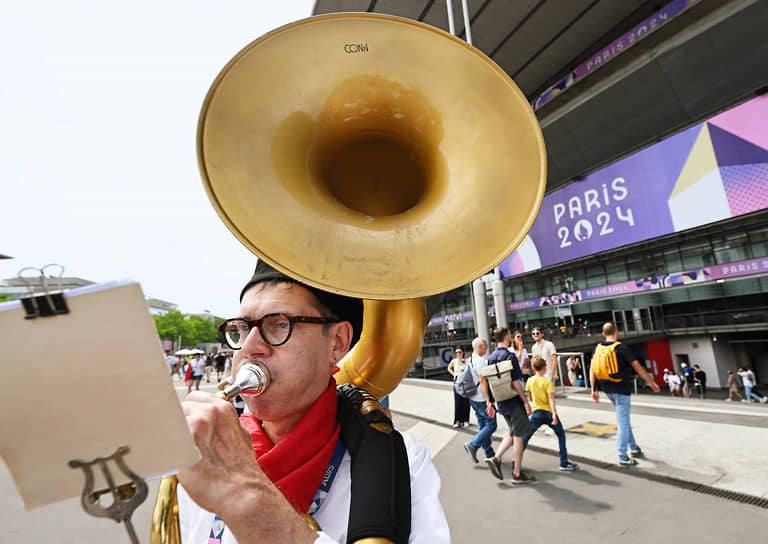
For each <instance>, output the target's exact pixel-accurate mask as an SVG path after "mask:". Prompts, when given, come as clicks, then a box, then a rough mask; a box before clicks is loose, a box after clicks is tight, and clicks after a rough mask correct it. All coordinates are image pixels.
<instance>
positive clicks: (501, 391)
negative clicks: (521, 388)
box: [480, 359, 517, 402]
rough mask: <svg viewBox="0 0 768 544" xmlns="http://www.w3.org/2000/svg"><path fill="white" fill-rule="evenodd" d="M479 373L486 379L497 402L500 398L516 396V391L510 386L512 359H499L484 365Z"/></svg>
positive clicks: (506, 398)
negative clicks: (496, 361)
mask: <svg viewBox="0 0 768 544" xmlns="http://www.w3.org/2000/svg"><path fill="white" fill-rule="evenodd" d="M480 373H481V374H482V375H483V376H484V377H485V379H486V380H487V381H488V385H489V386H490V388H491V393H493V398H494V399H495V400H496V401H497V402H498V401H501V400H509V399H513V398H515V397H516V396H517V391H516V390H515V388H514V387H512V383H513V381H514V380H512V361H511V360H509V359H508V360H506V361H499V362H498V363H492V364H489V365H487V366H484V367H483V368H482V369H481V370H480Z"/></svg>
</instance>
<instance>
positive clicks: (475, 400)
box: [464, 336, 496, 463]
mask: <svg viewBox="0 0 768 544" xmlns="http://www.w3.org/2000/svg"><path fill="white" fill-rule="evenodd" d="M487 354H488V342H487V341H486V340H485V338H480V337H479V336H478V337H477V338H475V339H474V340H472V357H471V358H470V359H469V363H468V364H469V365H470V370H471V372H472V374H473V375H474V377H475V380H476V383H478V384H479V383H480V382H479V378H480V376H479V374H480V371H481V370H482V369H483V367H484V366H486V365H487V364H488V361H487V360H486V357H487ZM469 405H470V406H471V407H472V409H473V410H474V411H475V416H476V417H477V427H478V428H477V434H475V436H473V437H472V440H470V441H469V442H466V443H465V444H464V450H465V451H466V452H467V454H468V455H469V458H470V459H472V462H474V463H479V461H478V459H477V450H479V449H480V448H483V450H484V451H485V457H486V458H487V457H493V456H494V455H495V452H494V451H493V445H492V442H491V439H492V437H493V433H494V432H496V415H495V414H494V415H493V416H491V415H489V414H488V412H487V407H488V406H490V401H488V400H487V398H486V396H485V394H484V393H483V390H482V389H481V388H480V387H478V388H477V391H475V394H474V395H472V396H471V397H469Z"/></svg>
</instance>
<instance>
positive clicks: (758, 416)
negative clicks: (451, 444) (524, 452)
mask: <svg viewBox="0 0 768 544" xmlns="http://www.w3.org/2000/svg"><path fill="white" fill-rule="evenodd" d="M451 386H452V384H451V383H450V382H442V381H437V380H421V379H406V380H404V381H403V382H402V383H401V384H400V386H398V388H397V389H396V390H395V391H394V392H393V393H392V396H391V408H392V410H393V411H395V412H400V413H403V414H407V415H410V416H413V417H416V418H419V419H421V420H422V421H425V422H431V423H439V424H441V425H439V426H438V427H439V428H440V429H441V430H442V429H444V428H446V427H447V428H450V425H449V424H450V423H452V421H453V396H452V393H451ZM557 402H558V412H559V415H560V417H561V419H562V421H563V425H564V427H565V428H566V429H572V428H574V427H578V426H581V425H583V424H585V423H597V424H605V425H615V423H616V417H615V412H614V410H613V406H612V405H611V403H610V402H609V401H608V400H607V399H606V398H605V397H602V398H601V399H600V403H598V404H596V403H594V401H592V398H591V396H589V395H588V394H587V393H586V392H585V391H584V390H583V389H576V388H566V393H565V395H562V394H558V396H557ZM470 417H471V421H472V423H474V424H476V421H475V417H474V414H471V416H470ZM498 424H499V425H498V429H497V431H496V433H495V435H494V436H495V437H497V438H499V439H500V438H501V437H502V436H503V434H504V432H505V431H506V427H505V425H504V422H503V420H502V419H501V418H498ZM433 427H435V426H434V425H433ZM470 429H471V430H473V431H474V430H476V429H477V427H471V428H470ZM632 429H633V432H634V435H635V438H636V440H637V441H638V444H639V445H640V446H641V447H642V449H643V451H644V453H645V456H644V458H643V459H640V460H639V464H638V465H637V467H634V468H632V469H629V470H637V471H644V472H647V473H649V474H651V475H654V476H660V477H669V478H674V479H677V480H682V481H684V482H690V483H694V484H703V485H706V486H711V487H714V488H718V489H722V490H727V491H733V492H738V493H745V494H747V495H752V496H755V497H760V498H768V470H766V469H767V468H768V464H767V463H766V445H768V404H744V403H726V402H723V400H721V399H717V400H701V399H685V398H677V397H676V398H670V397H669V396H666V397H665V396H664V393H659V394H650V393H649V394H641V395H638V396H634V397H633V399H632ZM432 432H433V433H434V434H436V435H437V434H440V435H441V438H440V439H439V442H444V441H445V440H446V437H445V436H442V432H438V431H436V430H433V431H432ZM412 434H413V433H412ZM468 436H469V435H468ZM418 438H419V439H420V440H422V441H423V442H425V444H426V445H427V446H428V447H430V449H431V450H432V451H433V453H434V451H435V449H438V450H439V448H440V447H441V446H440V443H439V442H438V443H433V442H432V437H430V436H429V435H425V436H418ZM530 444H531V446H535V447H536V449H541V450H545V451H551V452H557V438H556V437H555V436H548V435H546V434H545V433H544V432H542V431H539V432H537V433H536V435H535V436H534V437H533V438H532V439H531V442H530ZM567 445H568V453H569V456H571V457H573V458H575V459H577V460H578V459H579V458H581V459H586V460H590V461H591V462H593V463H598V464H600V463H603V464H615V463H616V447H615V435H611V436H606V437H595V436H589V435H587V434H583V433H576V432H568V433H567Z"/></svg>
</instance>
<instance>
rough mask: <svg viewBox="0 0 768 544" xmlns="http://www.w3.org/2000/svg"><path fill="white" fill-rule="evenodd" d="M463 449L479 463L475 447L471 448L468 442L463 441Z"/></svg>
mask: <svg viewBox="0 0 768 544" xmlns="http://www.w3.org/2000/svg"><path fill="white" fill-rule="evenodd" d="M464 451H466V452H467V453H468V454H469V456H470V457H471V458H472V460H473V461H474V462H475V463H479V462H480V461H478V460H477V448H473V447H472V445H471V444H470V443H469V442H464Z"/></svg>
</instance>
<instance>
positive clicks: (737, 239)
mask: <svg viewBox="0 0 768 544" xmlns="http://www.w3.org/2000/svg"><path fill="white" fill-rule="evenodd" d="M748 244H749V238H748V237H747V235H746V233H734V234H726V235H724V236H717V237H713V238H712V251H713V253H714V255H715V262H716V263H717V264H723V263H733V262H736V261H743V260H746V259H748V258H749V257H748V255H749V249H748Z"/></svg>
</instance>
